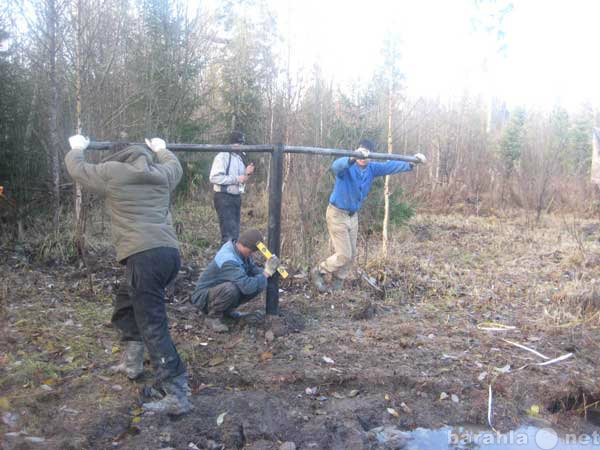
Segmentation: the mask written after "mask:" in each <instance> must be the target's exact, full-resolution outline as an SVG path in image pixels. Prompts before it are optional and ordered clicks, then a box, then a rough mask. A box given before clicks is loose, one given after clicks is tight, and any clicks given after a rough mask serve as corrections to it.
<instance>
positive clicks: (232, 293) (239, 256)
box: [192, 230, 279, 333]
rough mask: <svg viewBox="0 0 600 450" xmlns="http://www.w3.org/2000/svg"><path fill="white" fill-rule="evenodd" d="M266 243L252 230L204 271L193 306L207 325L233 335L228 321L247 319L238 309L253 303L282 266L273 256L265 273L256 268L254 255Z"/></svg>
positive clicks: (224, 248)
mask: <svg viewBox="0 0 600 450" xmlns="http://www.w3.org/2000/svg"><path fill="white" fill-rule="evenodd" d="M261 241H262V236H261V233H260V231H258V230H248V231H246V232H244V233H242V235H241V236H240V239H239V240H232V241H229V242H226V243H225V244H224V245H223V246H222V247H221V249H220V250H219V251H218V252H217V254H216V256H215V258H214V259H213V260H212V261H211V262H210V264H209V265H208V267H207V268H206V269H205V270H204V272H203V273H202V275H200V278H199V279H198V283H197V285H196V289H195V290H194V293H193V294H192V303H193V304H194V305H195V306H196V307H197V308H198V309H199V310H200V311H202V312H203V313H204V314H206V315H207V318H206V322H207V324H208V325H209V326H210V327H211V328H212V329H213V330H214V331H217V332H219V333H223V332H226V331H229V328H228V327H227V325H226V324H224V323H223V321H222V319H223V318H224V317H229V318H232V319H235V320H239V319H243V318H245V317H244V315H243V314H241V313H240V312H238V311H236V310H235V309H236V308H237V307H238V306H240V305H242V304H244V303H247V302H248V301H250V300H252V299H253V298H254V297H256V296H257V295H258V294H259V293H261V292H262V291H263V290H264V289H265V287H266V286H267V278H269V277H271V276H272V275H273V274H274V273H275V271H276V270H277V267H278V266H279V258H277V256H275V255H273V256H272V257H271V258H269V260H268V261H267V262H266V264H265V268H264V269H262V268H260V267H258V266H256V265H255V264H254V261H253V260H252V253H254V252H255V251H257V249H258V248H257V243H258V242H261Z"/></svg>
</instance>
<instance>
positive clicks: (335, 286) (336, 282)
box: [331, 277, 344, 292]
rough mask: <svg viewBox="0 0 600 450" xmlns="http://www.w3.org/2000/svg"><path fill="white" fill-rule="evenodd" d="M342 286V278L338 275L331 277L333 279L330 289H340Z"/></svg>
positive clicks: (333, 290) (334, 290)
mask: <svg viewBox="0 0 600 450" xmlns="http://www.w3.org/2000/svg"><path fill="white" fill-rule="evenodd" d="M343 288H344V280H342V279H341V278H338V277H333V281H332V282H331V291H332V292H336V291H341V290H342V289H343Z"/></svg>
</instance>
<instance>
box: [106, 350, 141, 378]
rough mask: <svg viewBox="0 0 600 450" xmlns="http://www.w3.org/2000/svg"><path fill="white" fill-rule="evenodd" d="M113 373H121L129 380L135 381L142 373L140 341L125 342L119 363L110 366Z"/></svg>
mask: <svg viewBox="0 0 600 450" xmlns="http://www.w3.org/2000/svg"><path fill="white" fill-rule="evenodd" d="M111 370H112V371H113V372H122V373H124V374H126V375H127V378H129V379H130V380H135V379H136V378H138V377H139V376H140V375H141V374H142V373H144V343H143V342H142V341H126V342H125V350H124V351H123V355H122V356H121V363H120V364H118V365H116V366H112V367H111Z"/></svg>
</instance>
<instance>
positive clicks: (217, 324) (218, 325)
mask: <svg viewBox="0 0 600 450" xmlns="http://www.w3.org/2000/svg"><path fill="white" fill-rule="evenodd" d="M204 323H206V325H208V326H209V327H210V329H211V330H213V331H215V332H217V333H227V332H228V331H229V327H228V326H227V325H225V324H224V323H223V321H222V320H221V318H220V317H206V318H205V319H204Z"/></svg>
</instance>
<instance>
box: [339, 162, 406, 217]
mask: <svg viewBox="0 0 600 450" xmlns="http://www.w3.org/2000/svg"><path fill="white" fill-rule="evenodd" d="M410 170H412V166H411V165H410V164H409V163H407V162H404V161H387V162H373V161H371V162H369V164H368V165H367V167H365V168H364V169H361V167H360V166H359V165H358V164H356V161H354V160H351V159H350V158H348V157H343V158H338V159H336V160H335V161H334V162H333V164H332V165H331V171H332V172H333V173H334V175H335V185H334V186H333V192H332V193H331V196H330V197H329V203H331V204H332V205H333V206H335V207H336V208H339V209H343V210H346V211H348V212H351V213H354V212H356V211H358V210H359V209H360V208H361V207H362V205H363V203H364V201H365V199H366V198H367V195H369V191H370V190H371V184H373V178H375V177H383V176H385V175H391V174H393V173H399V172H408V171H410Z"/></svg>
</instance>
